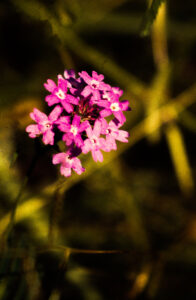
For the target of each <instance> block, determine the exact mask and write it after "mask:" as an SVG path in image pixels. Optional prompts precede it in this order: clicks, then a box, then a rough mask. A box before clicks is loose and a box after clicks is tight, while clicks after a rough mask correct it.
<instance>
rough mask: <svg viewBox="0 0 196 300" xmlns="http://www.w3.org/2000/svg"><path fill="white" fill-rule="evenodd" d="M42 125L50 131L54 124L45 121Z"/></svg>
mask: <svg viewBox="0 0 196 300" xmlns="http://www.w3.org/2000/svg"><path fill="white" fill-rule="evenodd" d="M42 125H43V126H44V128H45V129H50V128H51V127H52V124H51V123H50V122H48V121H44V122H43V123H42Z"/></svg>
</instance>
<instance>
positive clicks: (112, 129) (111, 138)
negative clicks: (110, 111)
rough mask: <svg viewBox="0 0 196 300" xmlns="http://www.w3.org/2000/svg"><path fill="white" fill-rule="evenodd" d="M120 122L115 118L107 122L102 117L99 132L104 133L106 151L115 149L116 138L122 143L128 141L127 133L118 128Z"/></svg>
mask: <svg viewBox="0 0 196 300" xmlns="http://www.w3.org/2000/svg"><path fill="white" fill-rule="evenodd" d="M120 126H121V124H120V123H119V122H118V120H117V119H114V120H112V121H110V122H109V124H108V123H107V121H106V120H105V119H102V130H101V133H102V134H105V135H106V146H107V151H108V152H109V151H110V150H117V146H116V141H115V140H118V141H120V142H123V143H128V140H127V138H128V137H129V133H128V132H127V131H125V130H119V127H120Z"/></svg>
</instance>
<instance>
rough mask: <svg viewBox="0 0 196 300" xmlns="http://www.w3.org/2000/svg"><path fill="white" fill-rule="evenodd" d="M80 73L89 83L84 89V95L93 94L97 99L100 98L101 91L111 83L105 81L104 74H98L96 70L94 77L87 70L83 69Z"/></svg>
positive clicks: (93, 73)
mask: <svg viewBox="0 0 196 300" xmlns="http://www.w3.org/2000/svg"><path fill="white" fill-rule="evenodd" d="M79 75H80V76H81V78H82V79H83V80H84V81H85V82H86V83H87V86H86V87H85V88H84V90H83V91H82V95H83V96H84V97H88V96H89V95H90V94H92V95H93V97H94V98H95V99H99V98H100V91H103V90H106V89H107V88H108V87H109V85H107V84H105V83H104V82H103V79H104V76H103V75H102V74H100V75H98V74H97V72H95V71H93V72H92V77H91V76H89V75H88V73H87V72H85V71H82V72H81V73H79Z"/></svg>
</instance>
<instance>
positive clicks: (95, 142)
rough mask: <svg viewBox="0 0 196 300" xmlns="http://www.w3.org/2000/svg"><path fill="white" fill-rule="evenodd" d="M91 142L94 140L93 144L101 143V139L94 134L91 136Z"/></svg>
mask: <svg viewBox="0 0 196 300" xmlns="http://www.w3.org/2000/svg"><path fill="white" fill-rule="evenodd" d="M91 142H92V144H93V145H99V140H98V138H97V137H96V136H93V137H92V138H91Z"/></svg>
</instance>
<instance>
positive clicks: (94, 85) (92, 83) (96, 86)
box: [91, 79, 99, 89]
mask: <svg viewBox="0 0 196 300" xmlns="http://www.w3.org/2000/svg"><path fill="white" fill-rule="evenodd" d="M98 85H99V81H97V80H95V79H92V81H91V86H92V87H93V88H94V89H96V88H98Z"/></svg>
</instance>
